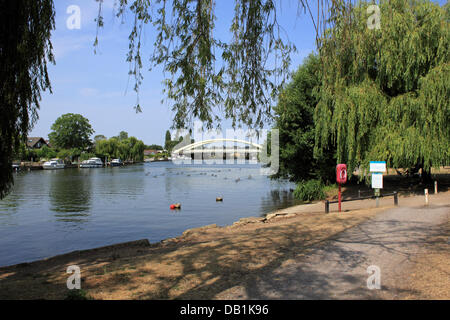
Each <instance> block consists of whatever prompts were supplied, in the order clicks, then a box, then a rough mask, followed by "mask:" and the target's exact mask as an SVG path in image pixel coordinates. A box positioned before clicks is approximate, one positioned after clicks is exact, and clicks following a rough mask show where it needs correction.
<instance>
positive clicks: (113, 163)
mask: <svg viewBox="0 0 450 320" xmlns="http://www.w3.org/2000/svg"><path fill="white" fill-rule="evenodd" d="M110 165H111V167H120V166H122V165H123V162H122V160H120V159H112V161H111V164H110Z"/></svg>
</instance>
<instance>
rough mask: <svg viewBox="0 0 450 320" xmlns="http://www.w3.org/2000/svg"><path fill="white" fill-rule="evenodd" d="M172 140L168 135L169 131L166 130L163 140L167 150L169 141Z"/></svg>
mask: <svg viewBox="0 0 450 320" xmlns="http://www.w3.org/2000/svg"><path fill="white" fill-rule="evenodd" d="M171 141H172V137H171V135H170V131H169V130H167V131H166V139H165V140H164V149H166V150H169V148H170V142H171Z"/></svg>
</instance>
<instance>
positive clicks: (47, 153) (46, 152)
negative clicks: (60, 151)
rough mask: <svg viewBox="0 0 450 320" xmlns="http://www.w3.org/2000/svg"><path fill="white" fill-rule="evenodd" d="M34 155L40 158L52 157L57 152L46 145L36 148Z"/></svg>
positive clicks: (54, 156)
mask: <svg viewBox="0 0 450 320" xmlns="http://www.w3.org/2000/svg"><path fill="white" fill-rule="evenodd" d="M36 155H37V156H38V157H39V158H40V159H52V158H56V156H57V153H56V151H55V150H53V149H52V148H49V147H48V146H43V147H42V148H41V149H39V150H37V152H36Z"/></svg>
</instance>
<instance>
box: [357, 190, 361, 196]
mask: <svg viewBox="0 0 450 320" xmlns="http://www.w3.org/2000/svg"><path fill="white" fill-rule="evenodd" d="M358 198H361V190H358Z"/></svg>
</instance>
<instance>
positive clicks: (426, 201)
mask: <svg viewBox="0 0 450 320" xmlns="http://www.w3.org/2000/svg"><path fill="white" fill-rule="evenodd" d="M425 205H428V189H425Z"/></svg>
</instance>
